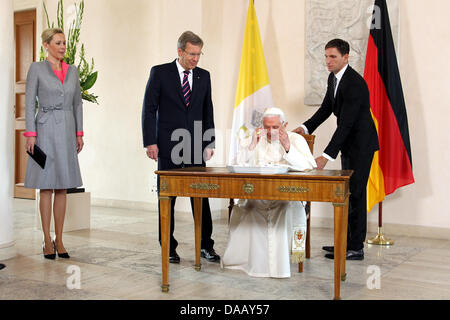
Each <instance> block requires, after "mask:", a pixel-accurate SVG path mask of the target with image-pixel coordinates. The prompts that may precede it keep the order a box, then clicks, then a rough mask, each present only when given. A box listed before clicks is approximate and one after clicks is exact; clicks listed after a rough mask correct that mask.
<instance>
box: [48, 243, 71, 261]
mask: <svg viewBox="0 0 450 320" xmlns="http://www.w3.org/2000/svg"><path fill="white" fill-rule="evenodd" d="M52 242H53V247H54V248H55V252H57V253H58V258H64V259H69V258H70V256H69V254H68V253H67V252H64V253H59V252H58V250H56V245H55V241H52Z"/></svg>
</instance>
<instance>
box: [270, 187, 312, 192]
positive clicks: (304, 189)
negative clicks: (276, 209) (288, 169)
mask: <svg viewBox="0 0 450 320" xmlns="http://www.w3.org/2000/svg"><path fill="white" fill-rule="evenodd" d="M277 190H278V191H279V192H287V193H308V192H309V191H311V190H310V189H309V188H307V187H292V186H279V187H278V188H277Z"/></svg>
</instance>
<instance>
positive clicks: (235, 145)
mask: <svg viewBox="0 0 450 320" xmlns="http://www.w3.org/2000/svg"><path fill="white" fill-rule="evenodd" d="M273 106H274V105H273V100H272V93H271V91H270V85H269V76H268V75H267V68H266V62H265V59H264V52H263V47H262V43H261V37H260V35H259V27H258V20H257V19H256V12H255V7H254V5H253V0H250V1H249V7H248V14H247V23H246V26H245V34H244V44H243V45H242V56H241V66H240V68H239V80H238V85H237V89H236V100H235V104H234V112H233V125H232V131H231V134H232V136H231V145H230V154H229V158H228V164H229V165H233V164H236V156H237V154H238V152H239V149H240V148H241V147H246V146H247V145H248V144H249V143H250V142H251V136H252V133H253V131H254V130H255V128H258V127H260V126H261V119H262V115H263V113H264V110H265V109H266V108H271V107H273Z"/></svg>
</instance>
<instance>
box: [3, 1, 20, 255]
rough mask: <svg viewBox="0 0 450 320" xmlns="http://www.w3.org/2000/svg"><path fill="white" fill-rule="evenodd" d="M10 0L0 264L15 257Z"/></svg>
mask: <svg viewBox="0 0 450 320" xmlns="http://www.w3.org/2000/svg"><path fill="white" fill-rule="evenodd" d="M13 17H14V16H13V2H12V0H7V1H2V2H1V4H0V30H2V32H0V61H1V64H0V110H1V111H0V128H1V131H0V155H2V156H1V157H0V203H1V209H0V261H2V260H6V259H9V258H12V257H14V256H15V254H16V253H15V249H14V244H15V241H14V233H13V231H14V230H13V211H12V197H13V186H14V180H13V176H14V146H13V141H14V134H13V132H14V95H13V92H14V91H13V90H14V51H13V44H14V28H13V26H14V20H13Z"/></svg>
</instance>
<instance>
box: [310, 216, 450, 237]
mask: <svg viewBox="0 0 450 320" xmlns="http://www.w3.org/2000/svg"><path fill="white" fill-rule="evenodd" d="M311 227H313V228H327V229H333V228H334V219H333V218H331V217H330V218H328V217H314V216H313V217H312V219H311ZM367 232H368V233H375V234H376V233H377V232H378V222H375V221H369V222H368V223H367ZM383 233H384V235H385V236H386V237H387V238H391V239H393V240H395V236H406V237H415V238H429V239H439V240H450V229H449V228H438V227H428V226H417V225H406V224H397V223H383Z"/></svg>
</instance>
